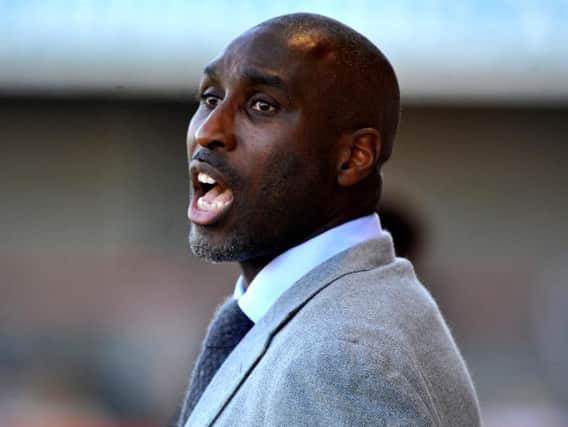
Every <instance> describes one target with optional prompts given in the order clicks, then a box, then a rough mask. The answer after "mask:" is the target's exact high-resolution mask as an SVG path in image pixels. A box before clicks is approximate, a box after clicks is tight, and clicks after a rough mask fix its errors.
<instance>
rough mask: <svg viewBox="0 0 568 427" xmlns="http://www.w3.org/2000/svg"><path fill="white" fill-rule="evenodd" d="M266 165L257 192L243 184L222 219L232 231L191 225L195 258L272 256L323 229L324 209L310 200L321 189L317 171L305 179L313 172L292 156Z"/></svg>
mask: <svg viewBox="0 0 568 427" xmlns="http://www.w3.org/2000/svg"><path fill="white" fill-rule="evenodd" d="M269 164H270V167H268V168H266V169H267V171H264V172H265V173H263V174H262V176H263V179H262V185H261V188H260V189H258V190H256V191H251V190H248V189H247V188H246V185H243V186H242V187H241V188H240V189H239V190H240V191H235V195H236V196H237V197H238V199H237V198H235V200H234V202H233V203H234V205H233V206H232V207H231V210H230V211H229V212H228V217H227V218H225V219H224V220H221V223H223V222H224V221H225V220H229V219H230V221H231V224H232V226H226V227H223V226H222V225H221V224H219V225H217V224H214V225H212V226H203V225H198V224H194V223H191V225H190V232H189V243H190V247H191V250H192V252H193V253H194V254H195V255H196V256H198V257H199V258H202V259H203V260H205V261H209V262H243V261H247V260H251V259H256V258H261V257H271V256H272V257H275V256H277V255H279V254H280V253H282V252H284V251H285V250H287V249H289V248H290V247H292V246H294V245H296V244H298V243H300V242H302V241H303V240H305V239H306V237H307V236H309V235H310V234H311V233H313V232H314V230H316V229H317V227H318V226H321V222H322V221H321V215H322V210H321V209H319V207H318V206H314V203H313V200H314V199H315V200H317V199H318V198H317V197H313V198H311V197H310V195H314V194H316V195H317V189H318V187H319V186H320V185H321V182H320V181H321V176H320V175H319V173H317V172H318V171H315V172H314V173H312V174H309V173H308V171H309V170H312V171H313V169H309V168H307V167H306V165H305V164H304V162H302V161H301V160H299V159H298V158H297V157H295V156H284V155H278V156H276V158H274V159H272V161H271V162H269ZM314 192H315V193H314ZM245 199H246V200H245Z"/></svg>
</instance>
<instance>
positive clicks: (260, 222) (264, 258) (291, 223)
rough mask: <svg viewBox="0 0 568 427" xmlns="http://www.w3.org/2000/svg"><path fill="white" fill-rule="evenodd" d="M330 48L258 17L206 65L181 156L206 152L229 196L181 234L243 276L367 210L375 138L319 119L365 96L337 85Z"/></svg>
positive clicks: (339, 68) (374, 190) (375, 187)
mask: <svg viewBox="0 0 568 427" xmlns="http://www.w3.org/2000/svg"><path fill="white" fill-rule="evenodd" d="M334 48H335V47H334V45H333V42H331V41H330V40H329V38H328V37H326V36H325V35H323V34H318V33H302V34H295V35H293V36H288V37H287V36H284V35H283V34H282V31H279V28H278V26H277V25H270V24H269V25H261V26H259V27H255V28H253V29H252V30H250V31H248V32H247V33H245V34H244V35H242V36H241V37H239V38H238V39H236V40H235V41H234V42H233V43H231V44H230V45H229V46H228V47H227V49H226V50H225V51H224V52H223V54H222V55H221V56H220V57H219V58H218V59H216V60H215V61H213V62H212V63H211V64H210V66H208V67H207V68H206V76H205V77H204V79H203V81H202V83H201V87H200V94H201V95H200V96H201V104H200V107H199V109H198V110H197V112H196V113H195V115H194V116H193V118H192V120H191V122H190V125H189V129H188V137H187V149H188V158H189V159H190V161H191V160H192V159H194V158H195V157H196V156H197V157H198V158H199V156H204V155H209V156H211V157H210V158H211V159H212V160H214V161H211V162H209V161H207V162H208V163H210V164H213V165H214V166H215V167H216V170H217V171H219V172H220V173H219V175H218V176H216V178H222V179H221V181H222V182H223V183H224V184H225V185H227V186H228V187H230V188H231V189H232V190H233V192H234V203H233V205H232V206H231V208H230V209H229V211H228V212H227V214H226V215H224V216H223V217H222V218H221V219H220V220H219V221H218V222H216V223H215V224H211V225H207V226H203V225H198V224H194V223H192V224H191V230H190V242H191V244H192V249H193V250H194V252H196V253H198V254H199V250H196V248H198V247H199V248H206V249H205V250H203V251H202V252H201V253H207V254H210V253H214V254H215V255H203V256H206V257H209V258H210V259H213V260H217V261H218V260H226V261H238V262H239V263H240V266H241V269H242V272H243V275H244V277H245V279H246V281H247V282H248V283H250V282H251V281H252V280H253V279H254V277H255V276H256V274H257V273H258V272H259V271H260V270H261V269H262V268H263V267H264V266H265V265H266V264H267V263H268V262H270V260H272V259H273V258H274V257H276V256H278V255H279V254H280V253H282V252H283V251H285V250H287V249H289V248H290V247H293V246H295V245H297V244H299V243H301V242H303V241H305V240H308V239H309V238H311V237H313V236H316V235H318V234H320V233H322V232H324V231H326V230H328V229H330V228H333V227H335V226H337V225H339V224H342V223H344V222H346V221H349V220H351V219H354V218H357V217H359V216H361V215H365V214H369V213H372V212H373V211H374V207H375V205H376V202H377V198H378V192H379V191H380V188H379V187H380V183H379V180H378V179H377V176H376V174H377V172H376V170H377V163H378V159H379V155H380V150H381V138H380V135H379V132H378V131H377V130H376V129H374V128H369V127H366V128H362V129H355V130H353V129H345V128H344V127H343V128H338V126H336V125H335V123H334V121H332V120H330V119H329V118H330V117H331V112H332V110H335V109H349V108H350V106H351V105H352V104H353V103H359V104H360V102H365V101H363V100H360V99H351V98H350V97H349V93H348V92H346V90H345V88H344V85H343V84H342V82H343V81H350V80H348V79H350V74H349V70H348V68H347V67H345V66H343V65H342V64H340V63H338V62H337V61H336V59H335V58H336V55H335V54H334V53H335V52H334ZM267 77H268V78H267ZM350 84H353V82H352V81H350ZM359 84H361V85H364V84H365V82H364V81H362V82H360V83H359ZM367 102H368V101H367ZM343 126H344V125H343ZM204 158H206V159H208V157H204ZM198 166H199V162H196V161H193V162H191V163H190V167H192V173H194V172H195V171H194V169H193V168H194V167H198ZM192 190H193V191H195V190H194V189H193V186H192ZM228 242H230V243H228ZM229 247H230V248H232V249H227V248H229ZM235 248H236V249H235Z"/></svg>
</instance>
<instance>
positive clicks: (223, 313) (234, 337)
mask: <svg viewBox="0 0 568 427" xmlns="http://www.w3.org/2000/svg"><path fill="white" fill-rule="evenodd" d="M253 326H254V323H253V322H252V321H251V320H250V319H249V318H248V317H247V316H246V314H245V313H243V311H242V310H241V308H240V307H239V304H238V303H237V301H236V300H234V299H231V300H230V301H229V302H227V303H225V304H224V305H223V306H222V307H221V309H220V310H219V311H218V312H217V314H216V315H215V317H214V318H213V321H212V322H211V325H210V326H209V332H208V334H207V339H206V340H205V343H204V344H205V347H209V348H226V347H230V348H233V347H235V346H236V345H237V344H238V343H239V341H240V340H241V339H242V338H243V337H244V336H245V335H246V334H247V332H248V331H249V330H250V329H251V328H252V327H253Z"/></svg>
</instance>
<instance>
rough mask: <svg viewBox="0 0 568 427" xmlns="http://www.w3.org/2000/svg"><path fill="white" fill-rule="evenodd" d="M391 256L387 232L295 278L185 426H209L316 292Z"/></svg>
mask: <svg viewBox="0 0 568 427" xmlns="http://www.w3.org/2000/svg"><path fill="white" fill-rule="evenodd" d="M393 260H394V248H393V245H392V239H391V237H390V235H389V234H388V233H386V232H384V233H383V235H382V236H381V237H380V238H378V239H372V240H368V241H366V242H364V243H361V244H360V245H357V246H355V247H353V248H351V249H348V250H346V251H344V252H341V253H339V254H338V255H336V256H334V257H332V258H330V259H329V260H327V261H326V262H324V263H323V264H321V265H319V266H318V267H316V268H314V269H313V270H311V271H310V272H309V273H308V274H306V275H305V276H304V277H302V278H301V279H300V280H298V281H297V282H296V283H295V284H294V285H293V286H292V287H290V288H289V289H288V290H287V291H286V292H284V294H283V295H282V296H281V297H280V298H279V299H278V300H277V301H276V303H274V305H273V306H272V307H271V308H270V310H269V311H268V312H267V313H266V315H264V316H263V317H262V319H260V321H259V322H258V323H256V324H255V325H254V327H253V328H252V329H251V330H250V331H249V332H248V334H247V335H246V336H245V337H244V338H243V339H242V340H241V342H240V343H239V344H238V345H237V347H235V349H234V350H233V351H232V352H231V354H230V355H229V357H228V358H227V359H226V360H225V362H224V363H223V365H221V367H220V368H219V370H218V371H217V373H216V374H215V376H214V377H213V378H212V380H211V382H210V383H209V385H208V386H207V388H206V389H205V391H204V393H203V395H202V396H201V399H200V400H199V402H198V403H197V405H196V406H195V408H194V410H193V412H192V413H191V416H190V418H189V419H188V421H187V423H186V424H185V427H203V426H210V425H211V424H212V423H213V422H214V421H215V419H216V418H217V416H218V415H219V414H220V413H221V411H222V410H223V408H224V407H225V405H227V403H228V402H229V401H230V399H231V398H232V396H233V395H234V394H235V393H236V391H237V390H238V388H239V387H240V385H241V384H242V383H243V382H244V381H245V379H246V377H247V376H248V375H249V374H250V372H251V371H252V370H253V369H254V367H255V365H256V364H257V362H258V361H259V360H260V359H261V357H262V356H263V355H264V353H265V352H266V350H267V348H268V346H269V345H270V341H271V339H272V337H273V336H274V335H275V334H276V333H277V332H278V331H279V330H280V329H281V328H282V327H283V326H284V325H285V324H286V323H287V322H288V321H289V320H290V319H291V318H292V317H294V315H295V314H296V313H297V312H298V311H299V310H300V309H301V308H302V307H303V306H304V305H305V304H306V303H307V302H308V301H309V300H310V299H311V298H312V297H314V296H315V295H316V294H317V293H318V292H320V291H321V290H322V289H324V288H325V287H326V286H328V285H329V284H330V283H332V282H333V281H335V280H336V279H338V278H340V277H341V276H344V275H346V274H350V273H353V272H356V271H364V270H369V269H372V268H376V267H378V266H381V265H386V264H389V263H391V262H392V261H393Z"/></svg>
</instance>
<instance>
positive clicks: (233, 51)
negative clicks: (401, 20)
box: [212, 23, 341, 103]
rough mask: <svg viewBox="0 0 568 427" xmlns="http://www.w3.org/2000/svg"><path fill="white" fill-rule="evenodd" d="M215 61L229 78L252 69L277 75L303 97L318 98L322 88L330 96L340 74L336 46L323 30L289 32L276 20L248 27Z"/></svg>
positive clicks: (295, 93)
mask: <svg viewBox="0 0 568 427" xmlns="http://www.w3.org/2000/svg"><path fill="white" fill-rule="evenodd" d="M212 64H213V65H214V66H215V67H218V68H220V69H221V70H222V73H223V74H224V76H225V77H226V78H228V79H231V78H235V79H238V78H239V77H241V76H242V75H243V73H244V72H245V70H246V69H250V68H255V69H257V70H260V71H263V72H266V73H267V74H271V75H275V76H278V77H280V78H281V79H282V81H283V82H284V83H285V84H286V85H287V88H288V89H289V91H290V92H291V94H292V95H295V96H300V97H302V98H315V97H318V96H320V95H321V94H322V91H325V92H326V95H327V96H328V97H329V96H330V95H331V94H330V93H329V91H330V90H331V89H332V88H333V86H336V85H337V83H338V78H337V77H338V75H339V74H341V70H339V68H340V66H339V65H340V64H339V63H338V61H337V53H336V50H335V46H334V44H333V42H332V40H330V39H329V37H327V36H326V35H325V34H323V32H321V31H316V30H307V31H296V32H295V33H293V34H286V32H285V31H284V29H283V26H282V25H279V24H274V23H272V24H261V25H259V26H257V27H254V28H252V29H250V30H248V31H247V32H245V33H244V34H242V35H241V36H239V37H238V38H236V39H235V40H234V41H233V42H231V43H230V44H229V45H228V46H227V48H226V49H225V50H224V51H223V53H222V54H221V56H220V57H218V58H217V59H216V60H215V61H213V63H212ZM310 95H311V96H310ZM315 101H316V102H318V103H321V99H319V100H315Z"/></svg>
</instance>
